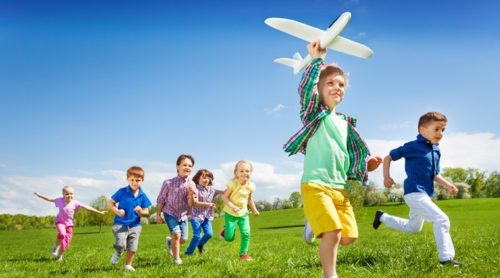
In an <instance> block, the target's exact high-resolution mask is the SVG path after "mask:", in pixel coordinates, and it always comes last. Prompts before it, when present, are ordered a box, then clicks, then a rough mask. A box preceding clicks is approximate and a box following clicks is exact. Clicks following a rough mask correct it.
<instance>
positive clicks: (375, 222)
mask: <svg viewBox="0 0 500 278" xmlns="http://www.w3.org/2000/svg"><path fill="white" fill-rule="evenodd" d="M382 214H384V212H383V211H381V210H377V212H375V218H374V219H373V228H374V229H375V230H376V229H378V227H379V226H380V224H382V222H381V221H380V217H382Z"/></svg>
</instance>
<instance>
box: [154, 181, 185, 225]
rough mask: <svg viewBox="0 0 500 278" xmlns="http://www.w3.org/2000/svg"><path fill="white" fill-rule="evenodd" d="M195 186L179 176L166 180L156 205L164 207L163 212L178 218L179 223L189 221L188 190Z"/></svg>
mask: <svg viewBox="0 0 500 278" xmlns="http://www.w3.org/2000/svg"><path fill="white" fill-rule="evenodd" d="M191 185H194V182H193V181H191V180H190V179H189V178H181V177H179V176H177V177H175V178H171V179H169V180H165V181H164V182H163V185H162V186H161V190H160V194H159V195H158V198H157V199H156V205H159V204H162V205H163V212H165V213H167V214H169V215H171V216H173V217H175V218H177V219H178V220H179V221H182V220H186V219H187V213H188V189H189V186H191Z"/></svg>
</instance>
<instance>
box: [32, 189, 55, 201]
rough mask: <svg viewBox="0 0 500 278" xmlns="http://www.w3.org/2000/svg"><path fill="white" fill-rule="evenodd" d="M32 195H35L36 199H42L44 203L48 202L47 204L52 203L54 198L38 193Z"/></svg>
mask: <svg viewBox="0 0 500 278" xmlns="http://www.w3.org/2000/svg"><path fill="white" fill-rule="evenodd" d="M33 194H35V195H36V196H37V197H38V198H40V199H43V200H45V201H49V202H52V203H53V202H54V198H50V197H47V196H45V195H42V194H40V193H38V192H33Z"/></svg>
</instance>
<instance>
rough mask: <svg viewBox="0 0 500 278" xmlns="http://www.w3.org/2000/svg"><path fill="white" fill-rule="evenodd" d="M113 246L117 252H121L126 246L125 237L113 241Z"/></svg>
mask: <svg viewBox="0 0 500 278" xmlns="http://www.w3.org/2000/svg"><path fill="white" fill-rule="evenodd" d="M113 247H114V248H115V250H116V251H118V253H121V252H123V250H125V249H126V248H127V241H126V240H125V239H123V240H117V241H115V244H114V245H113Z"/></svg>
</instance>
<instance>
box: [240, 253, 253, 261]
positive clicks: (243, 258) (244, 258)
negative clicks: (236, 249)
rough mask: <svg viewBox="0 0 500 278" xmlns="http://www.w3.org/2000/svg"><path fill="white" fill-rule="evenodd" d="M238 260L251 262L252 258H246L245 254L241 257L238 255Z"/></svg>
mask: <svg viewBox="0 0 500 278" xmlns="http://www.w3.org/2000/svg"><path fill="white" fill-rule="evenodd" d="M240 259H242V260H244V261H251V260H253V259H252V257H250V256H248V254H247V253H245V254H243V255H240Z"/></svg>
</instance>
